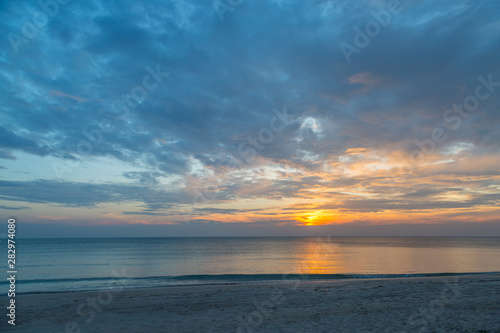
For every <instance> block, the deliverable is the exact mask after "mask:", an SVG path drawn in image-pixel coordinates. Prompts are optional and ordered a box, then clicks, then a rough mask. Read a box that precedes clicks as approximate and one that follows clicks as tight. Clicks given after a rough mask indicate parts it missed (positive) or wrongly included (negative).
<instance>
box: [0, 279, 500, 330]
mask: <svg viewBox="0 0 500 333" xmlns="http://www.w3.org/2000/svg"><path fill="white" fill-rule="evenodd" d="M1 300H2V303H1V304H6V301H7V297H6V296H2V298H1ZM16 303H17V308H16V309H17V318H16V323H17V325H16V326H15V327H14V326H11V325H7V323H6V321H7V320H6V318H5V317H6V316H5V314H4V315H2V317H4V319H3V320H2V323H1V324H0V331H2V332H3V331H8V332H23V333H30V332H36V333H46V332H52V333H61V332H106V333H111V332H120V333H124V332H148V333H151V332H245V333H247V332H500V275H498V274H488V275H466V276H458V277H439V278H437V277H431V278H407V279H364V280H341V281H329V282H304V281H302V282H300V281H299V282H281V283H273V284H248V285H212V286H195V287H193V286H191V287H165V288H157V289H135V290H128V289H122V290H116V291H103V292H73V293H46V294H31V295H18V296H17V298H16ZM4 309H5V308H4ZM4 311H5V310H4Z"/></svg>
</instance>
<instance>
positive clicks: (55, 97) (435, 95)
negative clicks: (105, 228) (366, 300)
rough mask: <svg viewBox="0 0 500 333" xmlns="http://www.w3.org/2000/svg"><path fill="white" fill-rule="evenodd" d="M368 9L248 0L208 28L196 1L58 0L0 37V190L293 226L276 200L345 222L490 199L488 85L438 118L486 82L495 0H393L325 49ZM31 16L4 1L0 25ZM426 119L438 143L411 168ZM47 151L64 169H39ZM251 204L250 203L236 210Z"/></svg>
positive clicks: (70, 203)
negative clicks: (364, 36)
mask: <svg viewBox="0 0 500 333" xmlns="http://www.w3.org/2000/svg"><path fill="white" fill-rule="evenodd" d="M383 8H384V7H383V4H382V3H380V2H377V1H360V2H349V1H339V2H335V3H331V2H326V1H315V2H301V1H289V2H286V3H285V2H268V3H262V2H255V1H254V2H245V4H244V5H242V6H238V7H237V8H236V9H235V10H234V11H231V12H226V13H225V17H224V20H223V21H221V20H220V19H219V16H218V15H217V13H216V12H215V11H214V9H213V6H212V4H211V3H210V2H207V3H195V2H191V1H175V2H164V1H151V2H147V3H146V2H133V1H101V0H91V1H89V2H88V3H86V5H85V6H83V5H80V4H78V3H69V4H68V5H67V6H64V7H63V6H61V7H60V12H59V14H58V15H56V16H54V17H51V18H50V19H49V21H48V23H47V24H46V25H45V26H44V27H42V28H40V31H39V32H38V33H37V35H36V36H34V37H33V38H29V39H28V42H27V43H23V44H21V45H19V52H18V53H16V52H15V51H14V49H13V48H12V46H11V45H10V43H9V41H8V39H5V40H4V43H5V45H4V48H2V50H3V51H2V52H0V67H1V69H2V70H1V71H0V84H1V85H2V87H4V88H3V89H2V91H0V98H1V99H2V107H1V108H0V113H1V116H2V117H1V118H0V158H1V159H3V160H4V162H5V164H4V165H6V167H7V169H5V167H4V169H2V173H3V174H5V176H3V178H2V179H10V180H9V181H2V183H0V186H2V189H3V191H2V193H3V194H2V197H1V199H2V201H3V202H4V203H6V202H7V201H9V202H12V201H17V202H26V204H23V205H25V206H28V203H29V206H30V207H31V205H52V206H57V207H59V208H62V209H66V208H75V209H78V208H82V207H93V208H96V207H98V208H99V207H104V206H106V207H108V206H110V207H111V206H112V205H115V204H116V205H121V204H124V203H133V205H135V206H134V207H122V208H116V207H114V208H113V209H114V210H115V211H113V213H114V214H115V215H114V216H118V217H119V218H122V217H123V216H127V217H130V218H135V217H137V216H139V217H140V216H141V215H144V216H145V218H144V220H146V217H147V218H149V220H151V219H155V218H156V217H158V220H155V221H157V222H158V221H160V218H165V219H177V218H179V216H180V215H182V214H183V213H185V214H190V215H193V216H195V217H196V218H198V219H199V220H200V221H202V220H203V221H216V219H217V218H227V217H228V216H229V215H231V214H234V215H237V218H240V217H241V218H242V219H243V216H246V217H248V219H249V220H253V221H254V222H255V223H257V221H260V220H259V219H258V218H257V217H256V215H257V214H264V215H263V216H264V218H267V217H269V218H271V217H279V218H280V220H281V221H288V223H294V221H295V218H296V216H292V215H289V214H288V213H289V212H290V211H292V210H291V209H289V208H290V207H294V206H293V204H294V203H297V202H305V204H304V206H301V207H299V208H297V209H298V210H297V211H296V212H298V213H300V212H302V211H301V209H302V210H304V209H306V208H307V207H309V208H310V207H312V206H307V205H310V204H311V201H316V203H315V205H316V207H328V209H329V210H331V211H330V212H329V213H332V212H336V211H337V210H342V211H343V212H344V213H346V212H347V213H349V214H351V215H349V214H347V215H349V217H345V219H346V220H350V221H351V222H352V221H355V220H356V218H359V216H356V214H357V213H360V214H361V213H366V212H374V213H375V212H377V213H378V212H382V211H384V210H391V211H406V210H419V211H423V210H432V211H434V212H435V213H436V214H437V212H438V211H439V210H447V209H453V208H456V209H471V210H478V211H477V213H478V214H479V215H481V214H483V213H481V212H479V210H480V209H483V208H484V207H487V208H488V209H494V206H495V205H496V204H497V197H496V194H497V193H498V191H499V189H500V187H499V185H498V181H499V178H498V172H497V171H495V170H496V169H495V168H497V165H498V161H499V154H500V153H499V152H498V142H499V140H500V134H499V133H500V115H499V113H498V112H497V110H498V108H499V106H500V88H499V87H497V86H494V85H493V88H494V89H496V90H495V91H494V92H492V93H491V95H490V97H488V98H487V99H486V100H484V101H481V103H480V106H479V109H478V111H476V112H474V113H473V114H472V115H471V116H470V117H468V118H467V119H462V125H461V126H460V128H458V129H456V130H451V129H449V128H448V127H447V126H446V125H447V123H446V122H445V119H444V117H443V116H444V114H445V111H446V110H448V109H451V108H452V107H453V105H454V104H455V103H463V102H464V99H465V98H466V97H467V96H469V95H471V94H474V93H475V89H476V87H477V85H478V82H479V81H478V77H479V76H483V77H485V78H486V77H488V75H490V74H491V75H492V78H493V81H495V82H497V81H500V64H499V62H498V54H500V35H499V34H498V33H497V32H498V20H499V15H498V14H499V13H498V12H499V8H498V6H495V5H492V4H489V3H480V2H470V1H466V0H460V1H451V0H450V1H444V2H440V4H439V6H438V5H436V3H435V2H433V1H430V0H425V1H419V2H409V3H405V4H404V10H403V11H402V12H401V13H400V14H398V15H394V16H393V17H392V18H391V23H390V24H389V25H387V26H386V27H383V29H381V32H380V34H379V35H377V36H376V37H373V38H371V40H370V43H369V45H367V46H366V47H365V48H363V49H362V50H361V52H360V53H359V54H358V53H356V54H353V55H352V62H351V63H350V64H348V63H347V62H346V60H345V58H344V55H343V53H342V51H341V49H340V48H339V44H340V43H341V42H348V43H353V38H354V36H355V34H356V31H355V30H354V28H355V27H360V28H364V26H365V24H366V22H368V21H369V20H370V19H372V16H371V14H370V13H371V11H375V12H376V11H379V10H381V9H383ZM34 11H40V7H39V6H38V4H37V3H36V2H33V3H30V2H17V1H7V2H5V4H3V9H2V11H0V32H1V33H2V34H3V36H7V34H8V33H9V32H14V33H17V34H20V35H22V31H21V29H22V27H23V24H24V19H23V17H28V18H30V17H32V13H33V12H34ZM30 13H31V14H30ZM33 59H36V62H35V61H33ZM151 71H160V72H161V73H168V75H165V76H162V77H161V80H156V79H155V76H154V75H153V74H152V73H151ZM151 85H153V86H154V88H152V89H146V88H145V87H146V86H148V87H150V86H151ZM497 90H498V91H497ZM118 102H121V104H120V103H118ZM285 106H286V109H287V110H288V113H289V121H287V122H286V123H285V122H284V121H283V119H282V117H281V118H280V117H279V116H277V114H281V115H283V112H284V111H283V110H284V107H285ZM276 110H279V111H276ZM277 112H278V113H277ZM453 115H454V116H457V114H456V113H455V114H453ZM281 125H284V126H281ZM436 128H441V129H443V130H444V131H445V134H446V140H445V141H444V142H442V143H439V144H436V145H435V148H436V149H433V151H432V152H430V153H428V154H425V156H424V158H423V159H421V160H420V161H419V162H418V163H410V161H409V158H410V154H411V153H412V152H414V151H415V150H417V151H418V150H420V149H421V148H419V145H418V144H417V143H418V142H424V140H429V139H431V138H432V133H433V131H434V130H435V129H436ZM426 142H428V141H426ZM20 153H22V154H20ZM23 154H28V155H33V156H36V157H37V158H38V159H36V161H37V164H32V160H31V159H29V158H26V157H23V156H24V155H23ZM54 161H56V162H57V163H60V164H62V165H64V166H65V168H67V169H69V170H70V172H68V174H64V175H63V176H61V177H55V176H52V173H51V172H50V170H52V169H53V163H54ZM103 161H104V162H103ZM479 162H480V163H479ZM38 163H39V164H38ZM103 164H105V165H107V166H108V168H109V170H102V168H103V167H102V165H103ZM105 167H106V166H105ZM20 170H23V172H26V170H29V174H26V175H24V176H23V175H22V174H20V172H21V171H20ZM47 170H49V171H47ZM100 174H110V175H113V177H112V180H111V179H110V180H103V179H101V178H100V177H98V175H100ZM72 177H73V178H72ZM450 189H454V190H450ZM200 193H201V194H200ZM460 193H462V194H463V195H465V196H468V197H464V196H461V194H460ZM440 195H441V196H442V197H439V196H440ZM196 201H199V202H201V203H197V204H193V203H194V202H196ZM254 201H256V202H259V204H255V205H256V206H257V207H259V211H252V210H251V209H254V207H252V208H249V207H246V206H245V205H250V204H251V203H250V202H254ZM275 201H278V202H279V203H280V204H277V203H276V202H275ZM270 202H273V204H272V205H271V204H270ZM231 204H233V205H236V207H238V208H234V207H233V206H231ZM268 204H269V205H270V206H273V207H279V206H280V205H281V208H282V209H275V210H268V209H267V207H268ZM110 209H111V208H110ZM325 209H327V208H325ZM33 210H34V209H31V210H30V211H33ZM490 213H491V212H489V211H488V212H486V213H484V214H490ZM276 214H284V215H283V216H278V215H276ZM41 216H48V214H46V213H43V214H42V215H41ZM51 216H52V214H51ZM61 216H68V214H66V213H64V214H61ZM221 216H222V217H221ZM481 216H482V218H485V217H484V216H483V215H481ZM68 217H70V218H71V216H68ZM118 217H117V218H118ZM261 217H262V216H261ZM391 218H392V217H391ZM387 219H389V217H387ZM435 219H436V220H437V219H439V220H440V221H443V220H445V219H446V217H443V216H439V217H437V215H436V216H435ZM149 220H148V221H149ZM224 222H228V221H227V220H224Z"/></svg>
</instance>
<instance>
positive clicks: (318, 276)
mask: <svg viewBox="0 0 500 333" xmlns="http://www.w3.org/2000/svg"><path fill="white" fill-rule="evenodd" d="M252 275H259V276H260V275H278V276H290V277H292V278H288V279H286V280H285V279H283V278H281V279H273V280H264V279H263V280H247V281H241V280H235V281H234V282H232V281H224V280H220V281H217V280H215V282H213V283H192V284H190V283H186V284H170V285H168V284H164V285H157V286H147V287H137V286H132V287H118V288H106V287H102V288H97V289H84V290H61V291H57V290H54V291H29V292H17V293H16V294H17V295H41V294H66V293H79V292H99V291H107V290H109V291H114V290H136V289H137V290H144V289H161V288H177V287H200V286H225V285H260V284H276V283H277V284H280V283H287V281H294V282H295V281H300V282H317V283H323V282H324V283H327V282H334V281H357V280H375V279H387V280H394V279H414V278H434V277H436V278H438V277H454V276H483V275H500V272H466V273H449V272H446V273H412V274H219V275H216V274H214V275H210V276H211V277H226V276H252ZM321 275H325V276H339V277H338V278H330V279H328V278H325V279H322V278H321ZM203 276H206V275H203ZM311 276H312V277H313V278H310V277H311ZM343 276H345V277H343ZM179 277H184V276H173V277H172V278H179ZM293 277H299V278H295V279H294V278H293ZM302 277H304V278H302ZM151 278H158V279H162V278H171V277H170V276H168V277H162V276H158V277H147V278H146V279H151ZM110 279H116V278H110ZM130 279H131V280H141V279H142V278H130ZM125 280H127V279H124V281H125ZM20 282H21V283H22V281H20ZM30 282H31V281H30ZM5 286H7V284H5ZM6 295H7V293H0V297H2V296H6Z"/></svg>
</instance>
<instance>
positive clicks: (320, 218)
mask: <svg viewBox="0 0 500 333" xmlns="http://www.w3.org/2000/svg"><path fill="white" fill-rule="evenodd" d="M296 220H297V221H299V222H302V223H303V224H304V225H308V226H312V225H322V224H327V223H329V222H331V221H332V220H333V218H332V216H329V215H327V214H325V212H324V211H322V210H319V211H312V212H305V213H303V214H302V215H300V216H299V217H297V218H296Z"/></svg>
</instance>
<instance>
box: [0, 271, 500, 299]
mask: <svg viewBox="0 0 500 333" xmlns="http://www.w3.org/2000/svg"><path fill="white" fill-rule="evenodd" d="M480 274H500V272H481V273H477V272H474V273H466V272H464V273H423V274H218V275H207V274H205V275H181V276H148V277H114V276H109V277H88V278H60V279H31V280H18V281H16V285H17V286H18V291H17V292H16V293H19V294H34V293H46V292H69V291H92V290H113V289H136V288H156V287H175V286H197V285H227V284H249V283H273V282H294V281H334V280H349V279H394V278H416V277H446V276H460V275H480ZM8 283H9V282H8V281H6V280H4V281H1V282H0V286H2V285H8ZM2 289H3V290H6V289H5V288H2ZM23 289H25V291H23ZM0 295H6V293H0Z"/></svg>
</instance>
